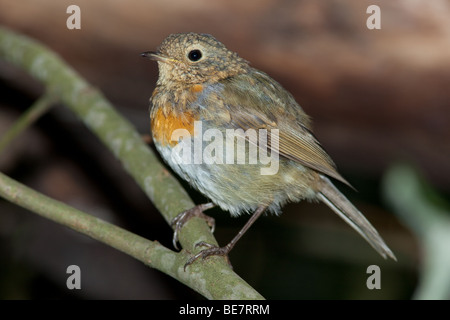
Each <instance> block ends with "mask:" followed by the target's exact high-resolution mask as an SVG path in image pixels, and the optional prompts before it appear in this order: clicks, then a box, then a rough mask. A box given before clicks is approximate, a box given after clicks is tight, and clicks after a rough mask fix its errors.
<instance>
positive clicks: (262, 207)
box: [141, 32, 397, 269]
mask: <svg viewBox="0 0 450 320" xmlns="http://www.w3.org/2000/svg"><path fill="white" fill-rule="evenodd" d="M141 55H142V56H143V57H146V58H149V59H151V60H154V61H156V62H157V64H158V70H159V77H158V80H157V82H156V86H155V89H154V91H153V93H152V96H151V98H150V124H151V133H152V139H153V142H154V144H155V147H156V149H157V150H158V152H159V153H160V155H161V157H162V158H163V159H164V161H165V162H166V163H167V164H168V165H169V166H170V167H171V168H172V169H173V171H174V172H176V173H177V174H178V175H179V176H180V177H181V178H182V179H184V180H186V181H187V182H188V183H189V184H190V185H191V186H192V187H193V188H194V189H196V190H198V191H199V192H200V193H202V194H203V195H205V196H206V197H207V198H208V199H210V202H208V203H204V204H200V205H196V206H195V207H193V208H191V209H189V210H186V211H184V212H182V213H180V214H178V215H177V216H176V218H175V219H174V220H173V221H172V226H173V227H174V235H173V244H174V246H175V248H177V241H178V234H179V232H180V230H181V228H182V227H183V225H184V224H185V223H186V222H187V221H188V220H189V219H190V218H192V217H193V216H198V217H201V218H204V219H205V220H206V221H207V223H208V224H209V226H210V227H211V229H212V231H214V227H215V222H214V219H213V218H212V217H209V216H207V215H206V214H204V211H205V210H208V209H210V208H212V207H215V206H219V207H220V208H221V209H222V210H224V211H228V212H229V213H230V214H231V216H239V215H241V214H250V219H249V220H248V222H247V223H246V224H245V225H244V227H243V228H242V229H241V230H240V231H239V233H238V234H237V235H236V236H235V237H234V238H233V239H232V240H231V241H230V242H229V243H228V244H227V245H226V246H223V247H218V246H215V245H212V244H209V243H205V242H203V241H201V242H199V243H197V244H196V247H204V249H203V250H201V251H200V252H199V253H197V254H196V255H193V256H192V257H190V258H189V260H188V261H187V262H186V264H185V269H186V267H187V266H189V265H190V264H192V263H193V262H194V261H196V260H197V259H199V258H202V259H206V258H208V257H210V256H215V255H220V256H224V257H225V258H226V259H227V261H228V262H229V258H228V254H229V253H230V251H231V250H232V248H233V247H234V246H235V245H236V243H237V242H238V240H239V239H240V238H241V237H242V236H243V234H244V233H245V232H246V231H247V230H248V228H249V227H250V226H251V225H252V224H253V223H254V222H255V221H256V220H257V219H258V218H259V217H260V216H261V215H263V214H264V213H272V214H275V215H279V214H280V213H281V208H282V207H283V206H284V205H285V204H286V203H289V202H299V201H302V200H307V201H312V202H323V203H325V204H326V205H327V206H328V207H329V208H330V209H331V210H332V211H334V212H335V213H336V214H337V215H338V216H340V217H341V218H342V219H343V220H344V221H345V222H346V223H348V224H349V225H350V226H351V227H352V228H353V229H355V230H356V231H357V232H358V233H359V234H360V235H361V236H362V237H363V238H364V239H365V240H366V241H367V242H368V243H369V244H370V245H371V246H372V247H373V248H374V249H375V250H376V251H377V252H378V253H379V254H380V255H381V256H382V257H383V258H385V259H387V257H389V258H391V259H393V260H395V261H396V260H397V259H396V257H395V255H394V253H393V252H392V251H391V249H390V248H389V247H388V246H387V245H386V243H385V242H384V240H383V239H382V238H381V236H380V235H379V233H378V231H377V230H376V229H375V228H374V227H373V226H372V225H371V223H370V222H369V221H368V220H367V219H366V218H365V216H364V215H363V214H362V213H361V212H360V211H359V210H358V209H357V208H356V207H355V206H354V205H353V204H352V203H351V202H350V201H349V200H348V199H347V198H346V197H345V196H344V195H343V194H342V193H341V192H340V191H339V190H338V189H337V188H336V187H335V185H334V184H333V181H334V180H336V181H339V182H341V183H343V184H345V185H349V186H350V187H351V185H350V184H349V183H348V182H347V180H345V179H344V178H343V177H342V176H341V174H339V173H338V171H337V168H336V165H335V163H334V162H333V160H332V159H331V157H330V156H329V155H328V154H327V152H326V151H325V150H324V148H323V147H322V146H321V144H320V143H319V141H318V140H317V138H316V137H315V136H314V134H313V132H312V121H311V118H310V117H309V116H308V115H307V114H306V113H305V111H304V110H303V109H302V107H301V106H300V105H299V104H298V103H297V102H296V100H295V99H294V97H293V95H292V94H291V93H289V92H288V91H287V90H285V89H284V88H283V87H282V86H281V85H280V84H279V83H278V82H277V81H275V80H274V79H272V78H271V77H270V76H269V75H267V74H266V73H264V72H262V71H260V70H258V69H256V68H253V67H252V66H251V65H250V63H249V62H248V61H247V60H245V59H243V58H241V57H240V56H239V55H238V54H237V53H236V52H233V51H231V50H229V49H227V48H226V46H225V45H224V44H223V43H221V42H220V41H218V40H217V39H216V38H215V37H213V36H212V35H209V34H203V33H193V32H188V33H176V34H171V35H169V36H168V37H167V38H165V39H164V40H163V41H162V43H161V45H160V46H159V47H158V48H157V50H156V51H146V52H143V53H141ZM205 142H210V143H209V144H206V143H205ZM208 148H209V149H208ZM232 151H233V152H232ZM267 155H270V158H269V160H270V162H271V163H270V164H269V163H268V162H267V159H268V158H267ZM263 156H266V158H264V157H263ZM263 159H266V162H265V163H263V162H262V160H263ZM239 160H241V161H240V162H239ZM264 169H265V170H266V172H263V170H264ZM270 169H274V170H272V171H273V172H270ZM267 171H269V172H267Z"/></svg>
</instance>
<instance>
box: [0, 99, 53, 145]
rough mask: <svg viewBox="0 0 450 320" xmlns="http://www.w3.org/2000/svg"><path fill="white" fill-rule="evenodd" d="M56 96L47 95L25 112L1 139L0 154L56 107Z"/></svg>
mask: <svg viewBox="0 0 450 320" xmlns="http://www.w3.org/2000/svg"><path fill="white" fill-rule="evenodd" d="M55 101H56V98H55V95H54V94H52V93H46V94H44V95H43V96H42V97H40V98H39V99H38V100H37V101H36V102H35V103H33V105H32V106H31V107H30V108H29V109H28V110H27V111H26V112H24V113H23V114H22V115H21V116H20V117H19V118H18V119H17V120H16V121H15V122H14V124H13V125H12V126H11V128H9V129H8V131H6V132H5V133H4V134H3V135H2V137H1V138H0V154H1V153H2V152H3V150H5V148H6V147H7V146H8V145H9V144H10V143H11V141H13V140H14V139H15V138H16V137H17V136H19V135H20V134H21V133H22V132H23V131H24V130H26V129H27V128H28V127H29V126H31V125H32V124H33V123H34V122H35V121H36V120H37V119H39V118H40V117H41V116H42V115H43V114H44V113H46V112H47V111H48V110H50V108H51V107H52V106H53V105H54V103H55Z"/></svg>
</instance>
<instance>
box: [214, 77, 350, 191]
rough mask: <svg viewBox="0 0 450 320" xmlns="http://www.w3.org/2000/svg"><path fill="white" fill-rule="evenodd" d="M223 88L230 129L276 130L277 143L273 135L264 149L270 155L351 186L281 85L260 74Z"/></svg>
mask: <svg viewBox="0 0 450 320" xmlns="http://www.w3.org/2000/svg"><path fill="white" fill-rule="evenodd" d="M222 84H223V86H222V89H221V94H220V95H219V97H220V99H221V100H222V103H223V104H224V106H225V108H226V109H227V111H228V112H229V119H230V120H229V121H230V126H231V127H232V128H241V129H243V130H244V131H246V130H248V129H254V130H259V129H267V130H268V131H270V130H273V129H278V130H279V131H278V141H275V140H272V139H276V135H275V137H272V139H270V137H271V136H272V135H271V134H270V133H269V134H268V139H267V146H268V147H269V148H270V150H271V151H272V152H277V153H279V154H280V155H281V156H283V157H285V158H287V159H290V160H293V161H296V162H298V163H300V164H302V165H304V166H306V167H309V168H311V169H314V170H316V171H318V172H321V173H323V174H325V175H327V176H330V177H332V178H335V179H337V180H339V181H341V182H343V183H345V184H347V185H350V184H349V183H348V182H347V181H346V180H345V179H344V178H343V177H342V176H341V175H340V174H339V173H338V172H337V170H336V166H335V164H334V163H333V160H331V158H330V156H329V155H328V154H327V153H326V152H325V150H324V149H323V148H322V147H321V145H320V143H319V142H318V141H317V139H316V138H315V137H314V135H313V134H312V132H311V130H310V128H309V126H310V120H309V118H308V116H307V115H306V114H305V113H304V111H303V110H302V108H301V107H300V106H299V105H298V104H297V103H296V102H295V100H294V98H293V97H292V95H291V94H290V93H288V92H287V91H286V90H285V89H284V88H282V87H281V85H280V84H278V83H277V82H276V81H274V80H272V79H271V78H270V77H269V76H268V75H266V74H264V73H262V72H259V71H255V73H252V74H250V75H248V74H245V75H240V76H238V77H233V78H232V79H227V80H225V81H224V83H222ZM211 103H212V102H211ZM277 145H278V147H277ZM259 147H261V148H264V147H266V146H264V145H259Z"/></svg>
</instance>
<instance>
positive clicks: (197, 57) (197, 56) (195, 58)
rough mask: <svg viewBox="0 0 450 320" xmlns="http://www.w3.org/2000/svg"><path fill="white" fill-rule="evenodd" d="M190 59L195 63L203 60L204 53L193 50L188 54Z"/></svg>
mask: <svg viewBox="0 0 450 320" xmlns="http://www.w3.org/2000/svg"><path fill="white" fill-rule="evenodd" d="M188 58H189V60H191V61H194V62H195V61H198V60H200V59H201V58H202V52H201V51H200V50H198V49H195V50H191V51H189V53H188Z"/></svg>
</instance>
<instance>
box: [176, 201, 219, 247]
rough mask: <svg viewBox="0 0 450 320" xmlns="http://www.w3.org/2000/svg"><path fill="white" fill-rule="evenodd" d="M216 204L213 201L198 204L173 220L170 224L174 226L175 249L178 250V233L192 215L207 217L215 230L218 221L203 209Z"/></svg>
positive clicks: (207, 220) (212, 230)
mask: <svg viewBox="0 0 450 320" xmlns="http://www.w3.org/2000/svg"><path fill="white" fill-rule="evenodd" d="M214 206H215V205H214V204H213V203H212V202H209V203H204V204H199V205H198V206H195V207H193V208H191V209H189V210H186V211H184V212H182V213H180V214H179V215H177V216H176V217H175V218H173V220H172V221H171V223H170V225H171V226H172V228H174V232H173V238H172V243H173V246H174V247H175V249H177V250H178V246H177V242H178V233H179V232H180V230H181V228H182V227H183V226H184V224H185V223H186V222H188V220H189V219H191V218H192V217H199V218H202V219H205V220H206V222H207V223H208V225H209V226H210V228H211V232H214V229H215V227H216V223H215V221H214V218H212V217H210V216H207V215H206V214H204V213H203V211H205V210H208V209H211V208H213V207H214Z"/></svg>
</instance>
